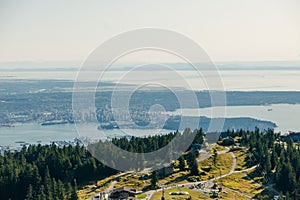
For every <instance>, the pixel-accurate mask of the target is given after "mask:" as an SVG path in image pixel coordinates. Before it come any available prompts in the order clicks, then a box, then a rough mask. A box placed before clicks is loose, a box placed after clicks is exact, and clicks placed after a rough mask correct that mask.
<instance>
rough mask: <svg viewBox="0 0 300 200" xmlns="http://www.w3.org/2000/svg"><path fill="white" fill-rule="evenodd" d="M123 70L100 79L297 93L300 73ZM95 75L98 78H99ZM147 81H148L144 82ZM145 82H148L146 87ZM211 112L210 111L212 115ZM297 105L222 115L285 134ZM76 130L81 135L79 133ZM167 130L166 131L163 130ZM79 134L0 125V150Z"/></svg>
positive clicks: (232, 109) (91, 133) (57, 76)
mask: <svg viewBox="0 0 300 200" xmlns="http://www.w3.org/2000/svg"><path fill="white" fill-rule="evenodd" d="M95 73H96V72H95V71H85V72H84V76H83V77H86V80H87V81H96V80H97V79H92V80H91V79H90V77H95V76H92V75H94V74H95ZM124 73H125V72H124V71H111V72H107V74H105V76H103V78H102V79H101V81H106V82H116V81H118V80H120V83H129V84H136V85H139V86H140V85H143V84H145V78H144V77H145V76H147V77H148V78H149V77H150V79H149V80H151V81H152V83H158V85H163V86H166V87H170V88H172V87H185V86H186V84H181V82H182V81H187V82H188V83H189V85H190V86H191V88H186V89H194V90H203V89H214V88H208V87H207V85H206V80H205V79H211V80H217V79H218V78H221V80H222V82H223V86H224V90H227V91H300V84H299V77H300V70H220V71H219V73H220V77H218V76H216V74H214V73H211V74H209V73H208V74H206V75H207V77H202V78H201V76H199V75H198V74H196V73H195V72H193V71H178V73H179V74H180V76H182V80H178V77H175V76H174V77H173V76H170V72H167V71H166V72H164V71H158V72H152V74H150V75H151V76H150V75H149V72H139V71H137V72H134V73H132V74H131V76H130V77H129V78H127V79H124V78H123V77H124ZM76 75H77V72H76V71H53V70H52V71H0V81H1V80H4V79H13V80H17V79H36V80H43V79H47V80H49V79H54V80H71V81H74V80H75V79H76ZM99 75H100V74H99ZM149 80H147V81H148V82H149ZM148 82H147V83H148ZM218 109H220V108H203V109H199V110H196V109H185V110H183V111H181V110H178V111H176V112H174V113H171V114H181V113H183V114H184V115H192V116H193V115H196V114H195V113H198V112H200V115H201V116H207V117H222V116H219V115H218V113H219V112H218ZM212 110H214V111H215V113H214V114H212V113H211V112H212ZM299 116H300V105H288V104H277V105H269V106H228V107H226V117H252V118H256V119H261V120H267V121H272V122H275V123H276V124H277V126H278V127H277V128H276V131H280V132H282V133H285V132H287V131H300V123H299V120H298V119H299ZM78 129H79V130H83V131H84V136H88V137H91V138H100V139H101V138H103V137H107V136H109V137H113V136H119V135H127V134H133V135H136V136H144V135H151V134H157V133H160V132H163V131H160V130H126V131H125V133H123V132H120V130H117V129H116V130H107V131H104V132H103V133H99V132H97V125H96V124H80V125H79V126H78ZM79 132H81V131H79ZM166 132H168V131H166ZM80 136H82V135H80V134H78V133H77V131H76V127H75V126H74V125H69V124H67V125H55V126H40V125H39V124H34V123H30V124H17V125H16V126H15V127H11V128H6V127H0V146H7V145H10V146H12V147H16V146H20V143H16V142H18V141H24V142H28V143H38V142H40V141H41V143H42V144H49V143H50V142H52V141H57V140H61V141H63V140H64V141H71V140H73V139H74V138H76V137H80Z"/></svg>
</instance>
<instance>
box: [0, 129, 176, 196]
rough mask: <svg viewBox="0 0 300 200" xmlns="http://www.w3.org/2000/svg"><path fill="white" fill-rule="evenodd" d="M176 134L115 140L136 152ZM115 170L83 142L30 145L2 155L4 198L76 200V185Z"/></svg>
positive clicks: (0, 186) (0, 168)
mask: <svg viewBox="0 0 300 200" xmlns="http://www.w3.org/2000/svg"><path fill="white" fill-rule="evenodd" d="M176 134H177V133H170V134H166V135H161V136H151V137H150V136H149V137H145V138H137V137H132V138H130V139H127V138H114V139H113V143H115V144H116V145H117V146H119V147H121V148H123V149H125V150H129V151H132V152H137V151H141V152H147V151H148V152H150V151H154V150H157V149H159V148H161V147H163V146H164V145H166V144H168V143H169V142H170V141H171V140H172V139H173V138H174V137H175V135H176ZM138 146H139V148H138V150H137V147H138ZM115 173H117V171H116V170H114V169H111V168H109V167H107V166H105V165H103V164H102V163H101V162H99V161H97V160H96V159H95V158H94V157H93V156H92V155H91V154H90V153H89V152H88V151H87V150H86V148H84V147H83V146H80V145H76V146H75V147H73V146H65V147H63V148H59V147H57V146H56V145H55V144H52V145H44V146H42V145H30V146H29V147H23V148H22V150H21V151H15V152H10V151H7V152H4V155H0V199H1V200H2V199H3V200H6V199H11V200H14V199H16V200H20V199H27V200H33V199H41V200H48V199H49V200H56V199H57V200H65V199H66V200H67V199H70V200H75V199H77V195H76V187H79V186H80V185H83V184H85V183H87V182H88V181H95V180H99V179H101V178H105V177H108V176H111V175H112V174H115Z"/></svg>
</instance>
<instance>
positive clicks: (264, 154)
mask: <svg viewBox="0 0 300 200" xmlns="http://www.w3.org/2000/svg"><path fill="white" fill-rule="evenodd" d="M227 134H228V136H230V137H232V138H235V137H237V136H239V137H240V138H241V139H240V143H241V145H242V146H246V147H248V148H249V153H248V162H250V163H249V165H258V167H257V168H256V173H258V174H259V175H263V176H264V179H263V181H264V184H267V185H274V186H275V188H276V189H277V190H278V191H279V192H281V193H282V194H283V195H285V196H286V199H290V200H297V199H300V146H299V143H295V142H294V141H292V139H291V138H288V139H287V141H286V142H282V141H281V139H280V135H279V134H276V133H274V131H273V130H267V131H262V132H261V131H259V129H256V130H255V131H253V132H250V131H243V130H240V131H236V132H234V131H228V132H227Z"/></svg>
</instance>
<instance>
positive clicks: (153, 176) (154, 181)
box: [151, 171, 158, 188]
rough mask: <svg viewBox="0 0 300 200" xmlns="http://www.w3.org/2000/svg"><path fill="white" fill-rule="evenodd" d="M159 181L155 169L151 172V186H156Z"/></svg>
mask: <svg viewBox="0 0 300 200" xmlns="http://www.w3.org/2000/svg"><path fill="white" fill-rule="evenodd" d="M157 182H158V177H157V172H156V171H153V172H152V174H151V188H156V187H157Z"/></svg>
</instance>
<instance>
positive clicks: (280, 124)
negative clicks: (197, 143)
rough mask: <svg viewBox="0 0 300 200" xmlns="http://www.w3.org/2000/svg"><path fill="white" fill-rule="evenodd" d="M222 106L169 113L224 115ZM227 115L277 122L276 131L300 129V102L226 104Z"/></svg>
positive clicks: (228, 116)
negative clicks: (254, 104) (255, 104)
mask: <svg viewBox="0 0 300 200" xmlns="http://www.w3.org/2000/svg"><path fill="white" fill-rule="evenodd" d="M223 109H224V108H222V107H209V108H199V109H178V110H176V111H174V112H169V113H168V114H173V115H178V114H179V115H185V116H198V115H199V114H200V115H201V116H206V117H210V118H212V117H224V115H223V114H222V113H223V112H222V110H223ZM225 112H226V114H225V117H226V118H233V117H251V118H255V119H260V120H266V121H271V122H274V123H276V125H277V128H276V129H275V131H277V132H281V133H287V132H288V131H300V123H299V122H300V120H299V116H300V104H295V105H294V104H274V105H267V106H226V107H225Z"/></svg>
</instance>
